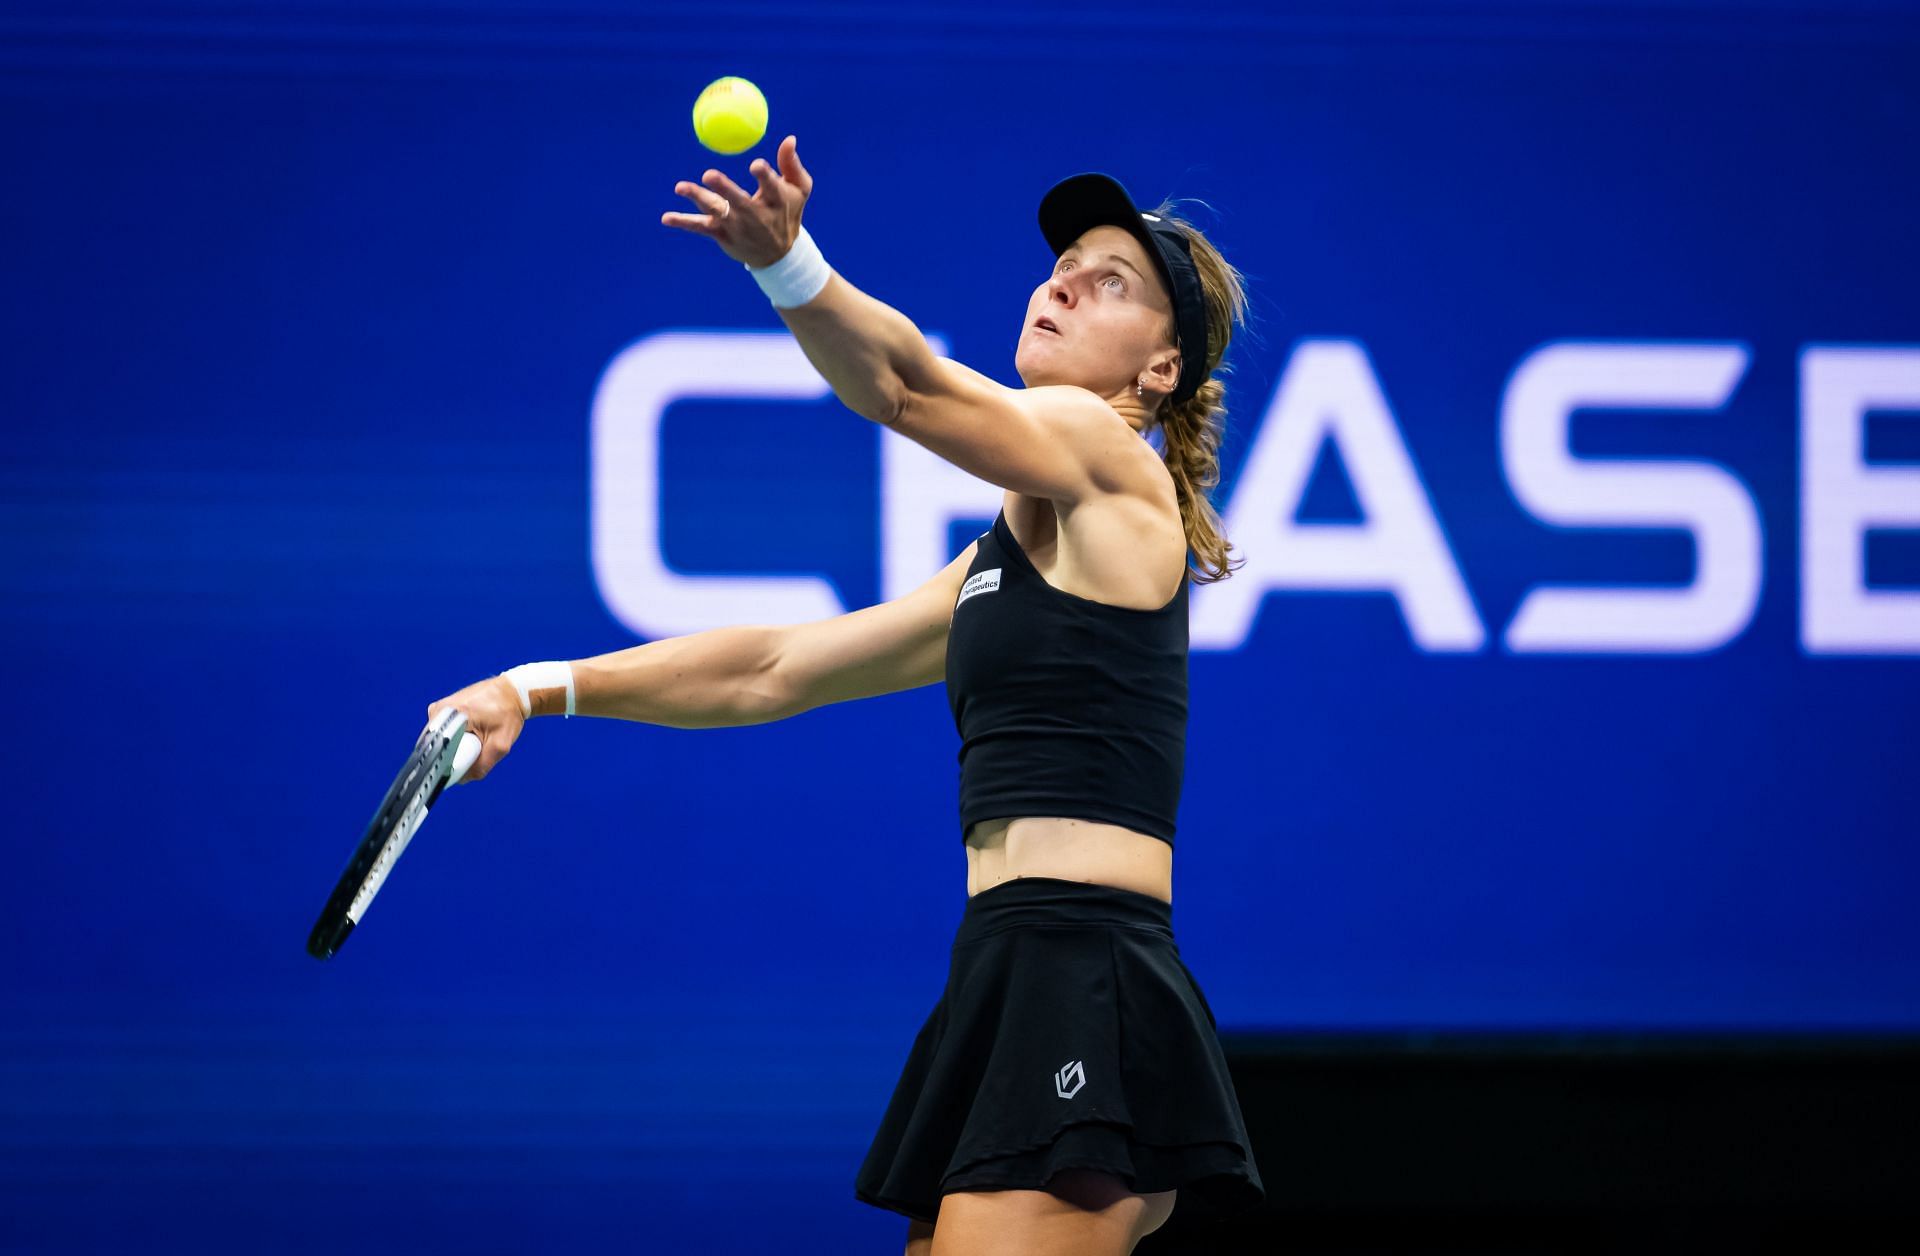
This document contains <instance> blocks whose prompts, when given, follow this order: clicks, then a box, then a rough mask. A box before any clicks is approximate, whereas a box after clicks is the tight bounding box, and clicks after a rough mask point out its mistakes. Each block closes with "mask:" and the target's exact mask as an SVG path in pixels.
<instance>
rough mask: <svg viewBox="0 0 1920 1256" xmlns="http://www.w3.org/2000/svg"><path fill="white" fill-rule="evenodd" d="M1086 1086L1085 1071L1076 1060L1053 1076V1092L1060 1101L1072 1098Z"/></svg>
mask: <svg viewBox="0 0 1920 1256" xmlns="http://www.w3.org/2000/svg"><path fill="white" fill-rule="evenodd" d="M1086 1084H1087V1070H1086V1069H1084V1068H1082V1067H1081V1065H1080V1061H1078V1060H1075V1061H1074V1062H1073V1063H1071V1064H1069V1065H1067V1066H1066V1067H1065V1068H1063V1069H1061V1070H1060V1071H1059V1072H1058V1073H1055V1074H1054V1075H1053V1092H1054V1093H1055V1094H1057V1095H1059V1096H1060V1097H1061V1098H1062V1099H1071V1098H1073V1097H1074V1096H1075V1095H1077V1094H1079V1093H1080V1088H1081V1087H1082V1086H1084V1085H1086Z"/></svg>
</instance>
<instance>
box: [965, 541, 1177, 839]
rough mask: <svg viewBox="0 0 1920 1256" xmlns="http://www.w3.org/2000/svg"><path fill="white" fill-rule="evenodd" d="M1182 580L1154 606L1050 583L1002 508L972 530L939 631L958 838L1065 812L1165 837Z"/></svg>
mask: <svg viewBox="0 0 1920 1256" xmlns="http://www.w3.org/2000/svg"><path fill="white" fill-rule="evenodd" d="M1187 586H1188V575H1187V573H1186V572H1184V571H1183V572H1182V573H1181V575H1180V588H1179V589H1178V590H1177V591H1176V592H1175V593H1174V595H1173V599H1172V600H1171V601H1169V602H1168V603H1167V604H1166V605H1165V606H1162V607H1160V608H1159V609H1157V610H1135V609H1133V608H1131V607H1126V606H1113V605H1109V604H1108V603H1105V602H1094V601H1090V600H1088V599H1087V598H1083V597H1076V596H1075V595H1074V594H1071V593H1067V592H1065V591H1063V590H1060V589H1056V588H1054V587H1053V586H1052V585H1050V584H1048V583H1047V582H1046V580H1045V579H1044V578H1042V577H1041V575H1040V573H1039V572H1038V571H1036V570H1035V569H1034V566H1033V564H1032V563H1031V562H1029V561H1028V560H1027V555H1026V553H1025V551H1023V550H1022V549H1021V548H1020V543H1019V542H1018V541H1016V540H1014V537H1013V532H1012V530H1011V529H1010V528H1008V527H1007V514H1006V511H1004V510H1003V511H1001V512H1000V514H999V515H998V516H997V517H996V518H995V519H994V521H993V528H992V530H991V531H989V532H987V533H985V534H983V535H982V536H981V537H980V548H979V552H978V554H977V556H976V557H975V558H974V560H973V565H972V566H970V567H969V568H967V580H966V583H965V584H964V585H962V586H961V589H960V597H959V599H958V600H957V601H956V602H955V603H954V606H953V623H952V626H951V627H950V628H949V629H948V632H947V702H948V705H950V706H951V707H952V708H953V722H954V727H955V728H957V729H959V731H960V834H961V837H962V838H963V839H964V838H965V836H966V833H967V830H968V828H970V827H971V826H972V825H973V824H974V823H975V822H977V821H980V820H993V819H1000V818H1002V817H1007V816H1072V817H1075V818H1077V819H1083V820H1098V821H1102V822H1104V823H1107V824H1119V825H1124V826H1125V827H1127V828H1130V829H1135V830H1137V831H1139V832H1141V833H1149V834H1152V835H1153V836H1154V837H1158V838H1160V839H1162V840H1164V841H1165V842H1166V843H1167V845H1169V846H1171V845H1173V826H1174V813H1175V811H1176V810H1177V809H1178V808H1179V805H1180V780H1181V775H1182V771H1183V769H1184V767H1185V763H1186V748H1187Z"/></svg>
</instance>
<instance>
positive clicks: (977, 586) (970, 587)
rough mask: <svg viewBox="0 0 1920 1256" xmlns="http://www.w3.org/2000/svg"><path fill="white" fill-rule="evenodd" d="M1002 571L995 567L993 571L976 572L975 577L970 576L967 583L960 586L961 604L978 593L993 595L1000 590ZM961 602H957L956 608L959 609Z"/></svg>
mask: <svg viewBox="0 0 1920 1256" xmlns="http://www.w3.org/2000/svg"><path fill="white" fill-rule="evenodd" d="M1000 571H1001V569H1000V568H998V567H995V568H994V569H993V570H992V571H980V572H975V573H974V574H973V575H971V576H968V577H967V582H966V583H965V584H963V585H961V586H960V602H964V601H966V600H967V599H968V598H970V597H972V596H973V595H974V594H976V593H992V592H993V591H994V590H995V589H998V588H999V587H1000ZM960 602H955V603H954V606H955V607H958V606H959V605H960Z"/></svg>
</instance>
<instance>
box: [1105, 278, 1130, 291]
mask: <svg viewBox="0 0 1920 1256" xmlns="http://www.w3.org/2000/svg"><path fill="white" fill-rule="evenodd" d="M1106 281H1107V282H1108V283H1110V284H1114V285H1116V288H1115V291H1118V292H1125V291H1126V290H1127V285H1126V284H1125V283H1123V282H1122V281H1121V279H1120V276H1118V275H1108V276H1107V279H1106Z"/></svg>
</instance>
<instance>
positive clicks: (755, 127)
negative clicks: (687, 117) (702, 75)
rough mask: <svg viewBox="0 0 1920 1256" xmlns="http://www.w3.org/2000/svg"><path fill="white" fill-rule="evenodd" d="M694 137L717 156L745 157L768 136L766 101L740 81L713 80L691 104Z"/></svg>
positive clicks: (751, 86)
mask: <svg viewBox="0 0 1920 1256" xmlns="http://www.w3.org/2000/svg"><path fill="white" fill-rule="evenodd" d="M693 133H694V134H695V135H697V136H699V137H700V142H701V143H702V144H705V145H706V146H707V147H708V148H711V149H712V150H713V151H714V152H716V153H729V154H731V153H744V152H746V151H747V150H748V149H749V148H752V147H753V146H754V145H755V144H758V143H759V142H760V137H761V136H763V135H765V134H766V133H767V98H766V97H765V96H762V95H761V94H760V89H759V88H757V87H755V86H754V85H753V84H752V83H749V82H748V81H747V80H745V79H743V78H734V77H732V76H728V77H726V78H719V79H715V80H713V82H711V83H708V84H707V87H706V90H705V91H703V92H701V93H700V99H698V100H696V101H694V102H693Z"/></svg>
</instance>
